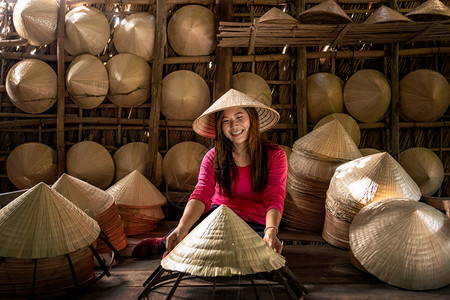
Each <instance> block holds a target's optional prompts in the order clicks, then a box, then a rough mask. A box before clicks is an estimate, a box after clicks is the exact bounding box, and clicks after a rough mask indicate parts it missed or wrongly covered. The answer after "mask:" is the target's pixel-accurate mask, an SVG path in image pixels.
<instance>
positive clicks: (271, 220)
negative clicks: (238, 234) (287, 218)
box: [264, 208, 283, 254]
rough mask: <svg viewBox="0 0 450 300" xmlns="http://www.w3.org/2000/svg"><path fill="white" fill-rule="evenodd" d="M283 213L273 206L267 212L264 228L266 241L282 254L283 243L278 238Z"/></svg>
mask: <svg viewBox="0 0 450 300" xmlns="http://www.w3.org/2000/svg"><path fill="white" fill-rule="evenodd" d="M280 221H281V213H280V211H279V210H278V209H276V208H271V209H269V210H268V211H267V213H266V229H265V230H264V241H265V242H266V243H267V244H269V246H270V247H271V248H272V249H273V250H274V251H276V252H278V253H280V254H281V250H283V245H282V244H281V241H280V240H279V239H278V236H277V234H278V227H279V226H280Z"/></svg>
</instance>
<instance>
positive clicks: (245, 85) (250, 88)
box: [232, 72, 272, 107]
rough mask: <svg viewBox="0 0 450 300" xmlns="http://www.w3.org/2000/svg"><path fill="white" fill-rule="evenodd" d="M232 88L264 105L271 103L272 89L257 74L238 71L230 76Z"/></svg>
mask: <svg viewBox="0 0 450 300" xmlns="http://www.w3.org/2000/svg"><path fill="white" fill-rule="evenodd" d="M232 80H233V89H235V90H238V91H239V92H241V93H244V94H246V95H247V96H249V97H251V98H253V99H255V100H258V101H259V102H261V103H262V104H264V105H266V106H269V107H270V106H271V105H272V91H271V90H270V87H269V85H268V84H267V82H266V81H265V80H264V78H262V77H261V76H259V75H258V74H254V73H250V72H240V73H237V74H234V75H233V77H232Z"/></svg>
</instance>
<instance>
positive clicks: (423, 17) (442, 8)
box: [406, 0, 450, 22]
mask: <svg viewBox="0 0 450 300" xmlns="http://www.w3.org/2000/svg"><path fill="white" fill-rule="evenodd" d="M406 16H407V17H408V18H410V19H411V20H414V21H418V22H419V21H440V20H448V19H450V8H448V7H447V6H446V5H445V4H444V3H442V2H441V1H439V0H428V1H426V2H424V3H422V4H421V5H419V6H418V7H417V8H415V9H413V10H412V11H410V12H409V13H407V14H406Z"/></svg>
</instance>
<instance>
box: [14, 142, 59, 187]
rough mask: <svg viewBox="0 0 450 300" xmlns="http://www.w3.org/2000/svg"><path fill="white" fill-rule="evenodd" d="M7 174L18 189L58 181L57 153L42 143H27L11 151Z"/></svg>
mask: <svg viewBox="0 0 450 300" xmlns="http://www.w3.org/2000/svg"><path fill="white" fill-rule="evenodd" d="M6 174H8V178H9V180H11V182H12V183H13V184H14V186H15V187H17V188H18V189H28V188H31V187H33V186H34V185H36V184H38V183H39V182H45V183H48V184H50V183H53V182H55V181H56V179H57V176H58V175H57V165H56V151H55V150H53V149H52V148H50V147H49V146H47V145H44V144H41V143H25V144H22V145H19V146H17V147H16V148H14V149H13V151H11V153H10V154H9V155H8V158H7V159H6Z"/></svg>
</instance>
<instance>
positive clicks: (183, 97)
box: [161, 70, 211, 121]
mask: <svg viewBox="0 0 450 300" xmlns="http://www.w3.org/2000/svg"><path fill="white" fill-rule="evenodd" d="M161 93H162V100H161V113H162V114H163V115H164V116H165V117H166V118H167V119H169V120H192V121H193V120H195V119H196V118H198V116H200V115H201V114H202V112H204V111H205V110H206V109H207V108H208V106H209V103H210V102H211V93H210V92H209V87H208V84H207V83H206V82H205V80H204V79H203V78H202V77H201V76H200V75H198V74H197V73H195V72H192V71H188V70H179V71H175V72H172V73H170V74H169V75H167V76H166V77H164V79H163V81H162V92H161Z"/></svg>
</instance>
